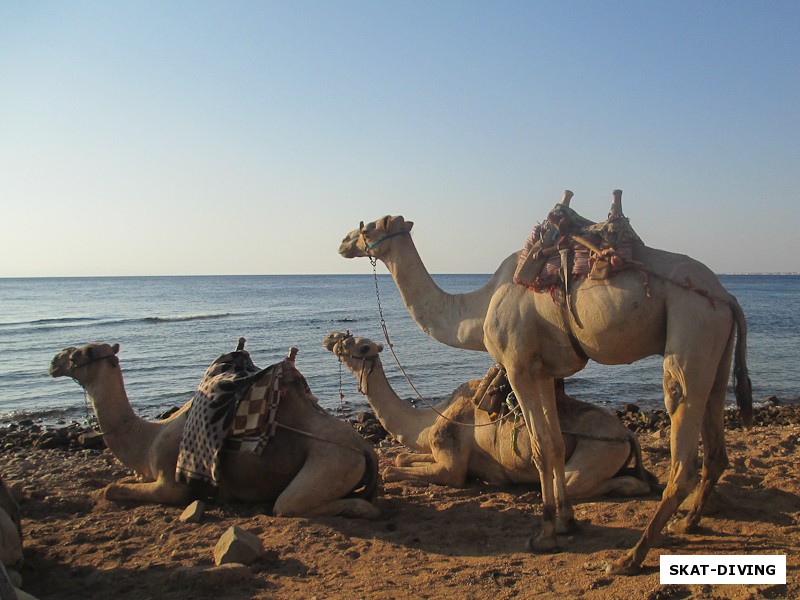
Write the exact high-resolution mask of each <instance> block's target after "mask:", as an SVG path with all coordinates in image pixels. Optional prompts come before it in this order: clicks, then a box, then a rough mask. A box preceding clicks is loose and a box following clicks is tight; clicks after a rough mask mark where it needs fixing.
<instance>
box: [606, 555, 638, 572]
mask: <svg viewBox="0 0 800 600" xmlns="http://www.w3.org/2000/svg"><path fill="white" fill-rule="evenodd" d="M641 572H642V565H640V564H639V563H637V562H634V560H633V559H632V558H630V557H628V556H626V557H625V558H621V559H620V560H618V561H617V562H615V563H611V564H609V565H608V566H607V567H606V573H608V574H609V575H638V574H639V573H641Z"/></svg>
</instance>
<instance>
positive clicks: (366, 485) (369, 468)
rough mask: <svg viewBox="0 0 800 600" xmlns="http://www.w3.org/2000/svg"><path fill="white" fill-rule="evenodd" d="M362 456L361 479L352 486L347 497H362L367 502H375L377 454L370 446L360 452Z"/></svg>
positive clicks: (376, 494) (376, 495) (376, 493)
mask: <svg viewBox="0 0 800 600" xmlns="http://www.w3.org/2000/svg"><path fill="white" fill-rule="evenodd" d="M362 454H363V456H364V462H365V465H364V474H363V475H362V476H361V481H359V482H358V485H357V486H356V487H355V488H353V491H352V492H350V493H349V494H348V495H347V497H348V498H363V499H364V500H368V501H369V502H375V499H376V498H377V497H378V456H377V455H376V454H375V452H373V451H372V449H371V448H370V449H369V450H364V451H363V452H362Z"/></svg>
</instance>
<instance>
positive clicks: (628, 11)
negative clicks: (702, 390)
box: [0, 0, 800, 277]
mask: <svg viewBox="0 0 800 600" xmlns="http://www.w3.org/2000/svg"><path fill="white" fill-rule="evenodd" d="M798 30H800V3H798V2H796V1H780V0H770V1H765V2H755V1H746V2H744V1H739V0H731V1H726V2H722V1H704V2H697V1H691V2H686V1H682V0H673V1H670V2H654V1H646V0H645V1H635V2H633V1H631V2H621V1H616V0H605V1H602V2H600V1H598V2H594V1H590V0H586V1H569V0H567V1H564V2H553V1H550V0H548V1H535V0H531V1H528V2H513V1H503V2H495V1H484V2H475V1H468V0H458V1H445V0H438V1H435V2H415V1H410V0H408V1H394V2H384V1H378V0H374V1H363V2H355V1H348V0H333V1H325V0H318V1H313V2H309V1H305V0H296V1H294V0H293V1H291V2H284V1H275V2H271V1H267V0H262V1H258V2H238V1H226V2H206V1H202V0H200V1H198V0H192V1H187V2H182V1H171V2H161V1H157V2H148V1H136V2H130V1H125V2H120V1H114V0H106V1H102V2H100V1H97V2H86V1H80V0H75V1H70V2H60V1H53V0H49V1H48V0H42V1H37V2H18V1H16V0H0V231H2V235H0V277H39V276H95V275H97V276H101V275H102V276H105V275H195V274H198V275H214V274H291V273H297V274H315V273H371V267H370V266H369V263H368V262H367V261H366V260H365V259H360V260H358V259H357V260H346V259H344V258H342V257H340V256H339V255H338V252H337V249H338V246H339V243H340V241H341V239H342V238H343V237H344V235H345V234H346V233H348V232H349V231H351V230H352V229H354V228H356V227H357V226H358V223H359V221H362V220H363V221H365V222H369V221H372V220H375V219H377V218H379V217H382V216H384V215H387V214H392V215H403V216H404V217H405V218H406V219H407V220H410V221H413V222H414V223H415V225H414V234H413V235H414V240H415V243H416V244H417V247H418V249H419V252H420V254H421V256H422V258H423V260H424V261H425V263H426V266H427V267H428V270H429V271H430V272H432V273H491V272H493V271H494V270H495V269H496V267H497V266H498V265H499V264H500V262H501V261H502V260H503V259H504V258H505V257H506V256H508V255H509V254H510V253H512V252H514V251H516V250H518V249H519V248H521V247H522V245H523V244H524V242H525V239H526V237H527V236H528V234H529V233H530V231H531V229H532V228H533V226H534V225H535V224H536V223H538V222H540V221H542V220H543V219H544V218H545V217H546V215H547V213H548V211H549V210H550V209H551V208H552V207H553V205H554V204H555V203H556V202H557V201H558V200H559V199H560V197H561V193H562V190H564V189H571V190H572V191H574V192H575V197H574V199H573V200H572V207H573V208H575V209H576V210H577V211H578V212H579V213H581V214H582V215H583V216H585V217H587V218H590V219H592V220H595V221H600V220H603V219H604V218H605V216H606V214H607V212H608V209H609V206H610V200H611V191H612V190H613V189H616V188H619V189H622V190H623V191H624V195H623V206H624V210H625V214H626V216H628V217H629V218H630V221H631V224H632V225H633V227H634V228H635V230H636V231H637V233H638V234H639V236H640V237H641V238H642V239H643V240H644V241H645V243H647V244H648V245H650V246H653V247H656V248H662V249H666V250H671V251H675V252H680V253H683V254H688V255H690V256H692V257H694V258H696V259H698V260H700V261H701V262H704V263H705V264H706V265H708V266H709V267H710V268H712V269H713V270H714V271H716V272H718V273H738V272H799V271H800V230H799V229H798V228H799V227H800V208H799V207H800V109H798V107H800V37H798V34H797V31H798Z"/></svg>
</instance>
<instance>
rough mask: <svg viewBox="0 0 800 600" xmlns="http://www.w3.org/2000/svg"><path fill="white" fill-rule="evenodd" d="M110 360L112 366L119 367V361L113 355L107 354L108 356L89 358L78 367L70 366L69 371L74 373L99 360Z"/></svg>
mask: <svg viewBox="0 0 800 600" xmlns="http://www.w3.org/2000/svg"><path fill="white" fill-rule="evenodd" d="M107 359H108V360H111V362H112V364H113V366H115V367H116V366H119V359H118V358H117V356H116V355H115V354H109V355H108V356H98V357H97V358H90V359H89V360H85V361H84V362H82V363H81V364H79V365H71V366H70V371H76V370H77V369H82V368H83V367H86V366H88V365H90V364H92V363H96V362H100V361H101V360H107Z"/></svg>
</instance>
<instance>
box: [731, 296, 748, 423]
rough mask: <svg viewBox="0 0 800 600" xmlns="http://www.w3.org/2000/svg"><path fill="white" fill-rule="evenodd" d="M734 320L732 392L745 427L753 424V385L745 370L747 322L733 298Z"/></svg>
mask: <svg viewBox="0 0 800 600" xmlns="http://www.w3.org/2000/svg"><path fill="white" fill-rule="evenodd" d="M730 307H731V310H732V311H733V318H734V321H735V322H736V324H735V326H736V329H737V334H736V347H735V349H734V351H733V393H734V396H735V397H736V405H737V406H738V407H739V419H740V420H741V422H742V424H743V425H744V426H745V427H746V428H748V429H749V428H750V426H751V425H752V424H753V385H752V383H751V382H750V375H749V374H748V371H747V322H746V321H745V319H744V311H743V310H742V307H741V306H739V303H738V302H737V301H736V299H735V298H733V299H732V300H731V302H730Z"/></svg>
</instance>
